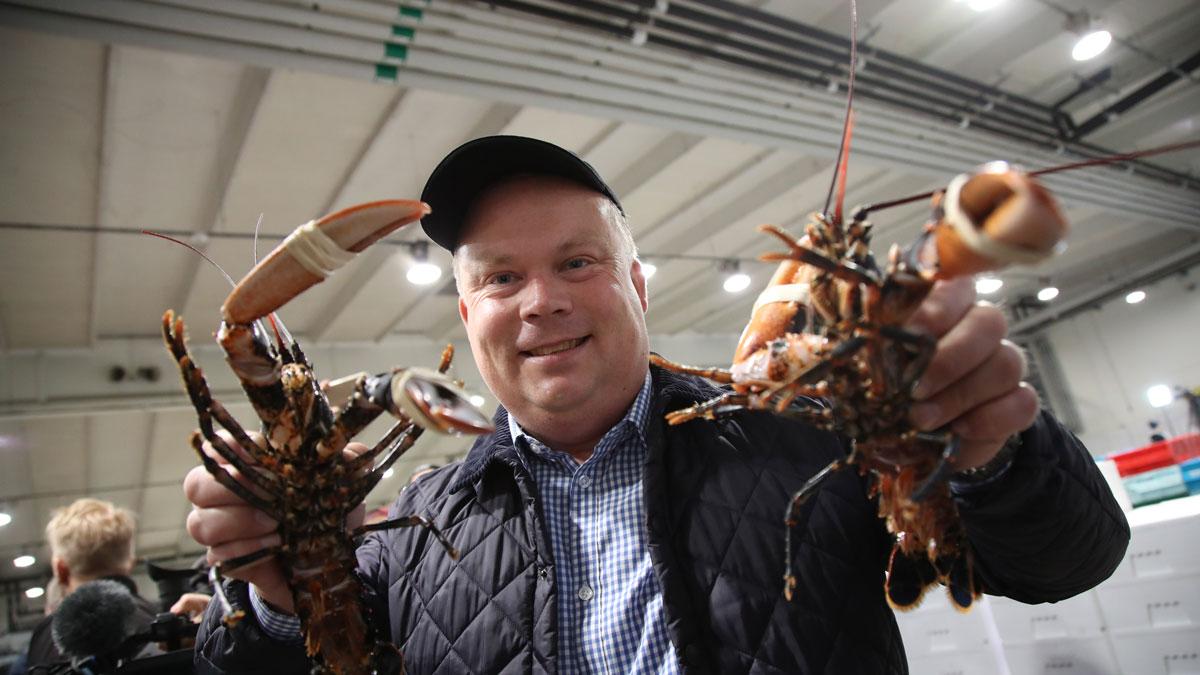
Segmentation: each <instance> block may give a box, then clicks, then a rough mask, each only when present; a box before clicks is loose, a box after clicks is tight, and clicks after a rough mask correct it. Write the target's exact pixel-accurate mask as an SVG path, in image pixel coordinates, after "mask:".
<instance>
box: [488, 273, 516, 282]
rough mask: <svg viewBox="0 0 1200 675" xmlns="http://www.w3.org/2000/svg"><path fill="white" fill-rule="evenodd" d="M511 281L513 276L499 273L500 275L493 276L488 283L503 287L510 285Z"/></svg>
mask: <svg viewBox="0 0 1200 675" xmlns="http://www.w3.org/2000/svg"><path fill="white" fill-rule="evenodd" d="M512 281H513V275H511V274H509V273H508V272H501V273H500V274H493V275H492V278H491V280H490V282H489V283H492V284H500V285H503V284H511V283H512Z"/></svg>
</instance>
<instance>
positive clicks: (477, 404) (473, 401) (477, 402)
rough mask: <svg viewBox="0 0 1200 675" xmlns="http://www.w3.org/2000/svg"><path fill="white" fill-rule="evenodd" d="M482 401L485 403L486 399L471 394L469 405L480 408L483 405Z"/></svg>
mask: <svg viewBox="0 0 1200 675" xmlns="http://www.w3.org/2000/svg"><path fill="white" fill-rule="evenodd" d="M484 403H487V399H485V398H484V397H482V396H480V395H479V394H471V405H473V406H475V407H476V408H481V407H483V404H484Z"/></svg>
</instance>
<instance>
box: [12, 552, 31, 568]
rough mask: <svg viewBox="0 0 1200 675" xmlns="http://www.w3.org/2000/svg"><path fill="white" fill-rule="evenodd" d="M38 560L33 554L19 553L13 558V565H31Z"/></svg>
mask: <svg viewBox="0 0 1200 675" xmlns="http://www.w3.org/2000/svg"><path fill="white" fill-rule="evenodd" d="M35 562H37V558H34V557H33V556H31V555H19V556H17V557H15V558H13V567H30V566H32V565H33V563H35Z"/></svg>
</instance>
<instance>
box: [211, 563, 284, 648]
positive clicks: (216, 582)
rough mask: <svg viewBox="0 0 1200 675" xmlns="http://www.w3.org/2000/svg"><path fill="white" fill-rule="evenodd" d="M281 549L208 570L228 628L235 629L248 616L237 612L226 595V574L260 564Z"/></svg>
mask: <svg viewBox="0 0 1200 675" xmlns="http://www.w3.org/2000/svg"><path fill="white" fill-rule="evenodd" d="M280 549H281V547H279V546H270V547H267V548H262V549H259V550H257V551H254V552H253V553H247V554H246V555H240V556H237V557H236V558H230V559H228V560H223V561H221V562H219V563H216V564H215V565H213V566H212V567H210V568H208V583H209V585H210V586H212V589H213V593H214V594H215V595H216V598H217V602H219V603H221V615H222V618H221V620H222V621H223V622H224V623H225V625H226V626H228V627H230V628H232V627H234V626H235V625H237V622H239V621H241V620H242V618H243V617H245V616H246V613H245V612H243V611H242V610H240V609H237V610H235V609H234V608H233V605H232V604H230V602H229V597H228V596H226V595H225V586H224V584H222V583H221V582H222V581H224V579H225V577H224V574H226V573H229V572H232V571H234V570H236V569H238V568H240V567H245V566H247V565H249V564H251V563H255V562H258V561H259V560H262V559H263V558H266V557H267V556H272V555H275V554H276V553H279V551H280Z"/></svg>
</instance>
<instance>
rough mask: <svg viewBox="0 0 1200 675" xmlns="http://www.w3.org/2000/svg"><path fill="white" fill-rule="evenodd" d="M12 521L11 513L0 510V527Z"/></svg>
mask: <svg viewBox="0 0 1200 675" xmlns="http://www.w3.org/2000/svg"><path fill="white" fill-rule="evenodd" d="M11 522H12V514H11V513H8V512H7V511H0V527H4V526H5V525H7V524H9V523H11Z"/></svg>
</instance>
